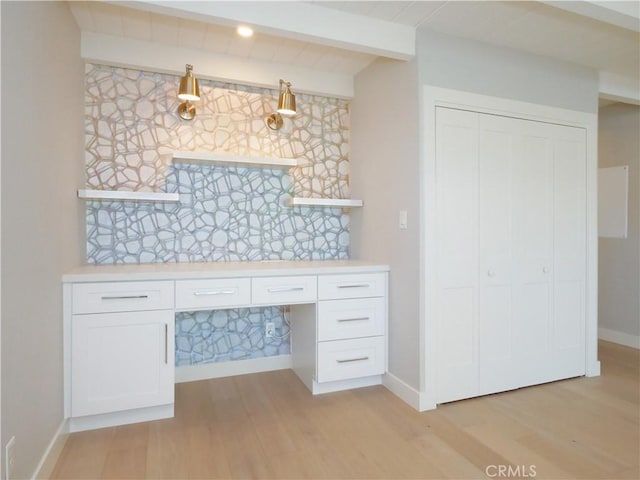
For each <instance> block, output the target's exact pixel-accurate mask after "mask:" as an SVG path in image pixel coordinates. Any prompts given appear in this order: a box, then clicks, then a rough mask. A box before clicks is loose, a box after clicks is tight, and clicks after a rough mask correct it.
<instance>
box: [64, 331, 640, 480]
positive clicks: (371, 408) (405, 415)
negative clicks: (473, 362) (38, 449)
mask: <svg viewBox="0 0 640 480" xmlns="http://www.w3.org/2000/svg"><path fill="white" fill-rule="evenodd" d="M600 360H601V362H602V376H601V377H598V378H578V379H573V380H566V381H562V382H556V383H552V384H546V385H541V386H537V387H530V388H525V389H521V390H516V391H513V392H508V393H502V394H497V395H491V396H487V397H482V398H477V399H472V400H466V401H461V402H457V403H452V404H447V405H442V406H440V407H438V409H437V410H435V411H430V412H424V413H418V412H416V411H414V410H413V409H411V408H410V407H408V406H407V405H405V404H404V403H403V402H402V401H401V400H399V399H398V398H396V397H394V395H393V394H391V393H390V392H388V391H387V390H386V389H385V388H383V387H370V388H364V389H359V390H354V391H349V392H339V393H335V394H328V395H320V396H316V397H313V396H311V395H310V393H309V392H308V391H307V390H306V388H305V387H304V386H303V385H302V383H300V382H299V380H298V379H297V378H296V377H295V375H294V374H293V373H292V372H291V371H278V372H269V373H261V374H255V375H245V376H239V377H232V378H221V379H215V380H208V381H202V382H193V383H183V384H179V385H177V388H176V416H175V418H173V419H169V420H160V421H155V422H148V423H142V424H137V425H129V426H123V427H116V428H108V429H102V430H94V431H90V432H82V433H77V434H73V435H71V436H70V438H69V440H68V442H67V444H66V446H65V448H64V451H63V452H62V455H61V457H60V460H59V462H58V464H57V466H56V468H55V470H54V472H53V478H83V479H94V478H95V479H97V478H171V479H183V478H202V479H204V478H457V479H462V478H486V477H487V473H489V474H490V475H491V476H493V478H500V477H497V476H496V475H495V474H496V473H497V468H498V467H497V466H498V465H506V466H508V465H510V466H511V468H512V475H511V477H510V478H524V477H526V476H527V475H528V476H529V477H532V476H533V475H532V473H533V471H532V470H531V466H533V468H534V469H535V474H536V478H538V479H541V478H544V479H549V478H552V479H560V478H567V479H569V478H571V479H574V478H576V479H577V478H602V479H615V478H630V479H638V478H640V470H639V467H638V457H639V455H640V453H639V452H640V443H639V437H640V423H639V416H640V385H639V376H640V372H639V363H640V356H639V351H638V350H633V349H630V348H626V347H621V346H618V345H614V344H611V343H606V342H602V343H601V345H600ZM491 465H496V467H495V468H494V467H490V466H491ZM487 467H489V470H488V471H487V470H486V469H487ZM505 468H507V467H505ZM517 468H519V470H517ZM514 469H515V471H514ZM507 473H508V471H507ZM514 473H519V474H520V475H514ZM501 478H505V477H501Z"/></svg>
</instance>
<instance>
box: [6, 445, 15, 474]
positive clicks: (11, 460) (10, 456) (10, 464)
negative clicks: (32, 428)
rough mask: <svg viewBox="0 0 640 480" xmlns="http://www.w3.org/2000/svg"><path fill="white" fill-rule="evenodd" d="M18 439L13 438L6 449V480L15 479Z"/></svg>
mask: <svg viewBox="0 0 640 480" xmlns="http://www.w3.org/2000/svg"><path fill="white" fill-rule="evenodd" d="M15 449H16V437H11V438H10V439H9V441H8V442H7V445H6V446H5V447H4V479H5V480H11V479H12V478H13V469H14V467H15V465H16V457H15V453H16V452H15Z"/></svg>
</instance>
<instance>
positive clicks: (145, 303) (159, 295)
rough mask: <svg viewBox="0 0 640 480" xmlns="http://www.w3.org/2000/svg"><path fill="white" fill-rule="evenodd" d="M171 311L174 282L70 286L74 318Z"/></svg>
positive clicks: (78, 284)
mask: <svg viewBox="0 0 640 480" xmlns="http://www.w3.org/2000/svg"><path fill="white" fill-rule="evenodd" d="M172 308H173V282H171V281H162V282H156V281H153V282H105V283H76V284H74V285H73V308H72V311H73V313H74V314H81V313H109V312H139V311H143V310H166V309H172Z"/></svg>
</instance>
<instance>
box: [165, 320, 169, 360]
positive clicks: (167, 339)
mask: <svg viewBox="0 0 640 480" xmlns="http://www.w3.org/2000/svg"><path fill="white" fill-rule="evenodd" d="M164 363H165V364H167V363H169V325H167V324H166V323H165V324H164Z"/></svg>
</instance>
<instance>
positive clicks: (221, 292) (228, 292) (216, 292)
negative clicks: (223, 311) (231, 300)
mask: <svg viewBox="0 0 640 480" xmlns="http://www.w3.org/2000/svg"><path fill="white" fill-rule="evenodd" d="M234 293H236V291H235V290H210V291H207V292H193V294H194V295H195V296H196V297H200V296H203V295H233V294H234Z"/></svg>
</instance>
